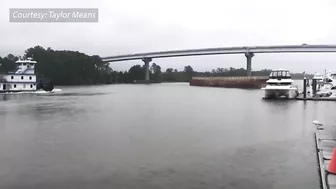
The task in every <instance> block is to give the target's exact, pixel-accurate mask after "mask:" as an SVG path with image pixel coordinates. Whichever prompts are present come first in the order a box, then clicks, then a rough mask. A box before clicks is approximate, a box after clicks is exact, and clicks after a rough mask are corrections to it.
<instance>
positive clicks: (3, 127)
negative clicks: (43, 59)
mask: <svg viewBox="0 0 336 189" xmlns="http://www.w3.org/2000/svg"><path fill="white" fill-rule="evenodd" d="M62 90H63V91H62V92H61V93H54V94H15V95H13V94H11V95H1V96H0V188H1V189H2V188H5V189H7V188H8V189H12V188H15V189H21V188H22V189H47V188H48V189H77V188H78V189H87V188H97V189H98V188H99V189H110V188H117V189H123V188H125V189H138V188H140V189H152V188H153V189H154V188H155V189H156V188H162V189H168V188H169V189H170V188H174V189H179V188H181V189H184V188H188V189H189V188H195V189H198V188H210V189H212V188H213V189H219V188H221V189H222V188H226V189H231V188H232V189H233V188H237V189H245V188H246V189H251V188H256V189H266V188H267V189H269V188H273V189H284V188H288V189H289V188H295V189H300V188H302V189H303V188H319V180H318V171H317V165H316V155H315V148H314V139H313V131H314V127H313V126H312V124H311V123H312V121H313V120H315V119H317V120H319V121H320V122H324V123H328V124H334V123H335V118H334V115H333V114H334V113H333V112H335V110H336V107H335V104H336V103H334V102H303V101H265V100H262V99H261V97H262V96H263V93H262V91H261V90H242V89H225V88H208V87H190V86H189V85H188V84H186V83H180V84H153V85H101V86H85V87H62Z"/></svg>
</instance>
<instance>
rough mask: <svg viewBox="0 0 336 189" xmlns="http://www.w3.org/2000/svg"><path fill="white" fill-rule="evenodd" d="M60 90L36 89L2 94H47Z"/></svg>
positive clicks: (60, 90)
mask: <svg viewBox="0 0 336 189" xmlns="http://www.w3.org/2000/svg"><path fill="white" fill-rule="evenodd" d="M59 92H62V89H53V90H52V91H43V90H38V91H22V92H8V93H3V94H8V95H9V94H49V93H59Z"/></svg>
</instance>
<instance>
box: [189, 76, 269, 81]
mask: <svg viewBox="0 0 336 189" xmlns="http://www.w3.org/2000/svg"><path fill="white" fill-rule="evenodd" d="M266 79H268V76H228V77H193V78H192V80H266Z"/></svg>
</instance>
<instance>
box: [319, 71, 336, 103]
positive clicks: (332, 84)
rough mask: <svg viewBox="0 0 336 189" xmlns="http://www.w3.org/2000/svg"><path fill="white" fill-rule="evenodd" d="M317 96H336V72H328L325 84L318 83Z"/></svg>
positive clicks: (324, 80) (324, 79)
mask: <svg viewBox="0 0 336 189" xmlns="http://www.w3.org/2000/svg"><path fill="white" fill-rule="evenodd" d="M317 84H318V85H317V92H316V95H317V96H320V97H330V96H333V97H334V96H336V72H335V71H332V70H330V71H328V72H326V74H325V77H324V78H323V82H322V83H320V82H317Z"/></svg>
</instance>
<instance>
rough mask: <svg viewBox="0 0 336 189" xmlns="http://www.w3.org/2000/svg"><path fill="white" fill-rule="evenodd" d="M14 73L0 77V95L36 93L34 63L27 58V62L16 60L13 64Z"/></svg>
mask: <svg viewBox="0 0 336 189" xmlns="http://www.w3.org/2000/svg"><path fill="white" fill-rule="evenodd" d="M15 64H16V67H17V69H16V71H15V72H8V74H6V75H5V74H2V75H0V93H5V92H21V91H36V89H37V83H36V75H35V65H36V61H34V60H32V59H31V58H28V59H27V60H18V61H16V62H15Z"/></svg>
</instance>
